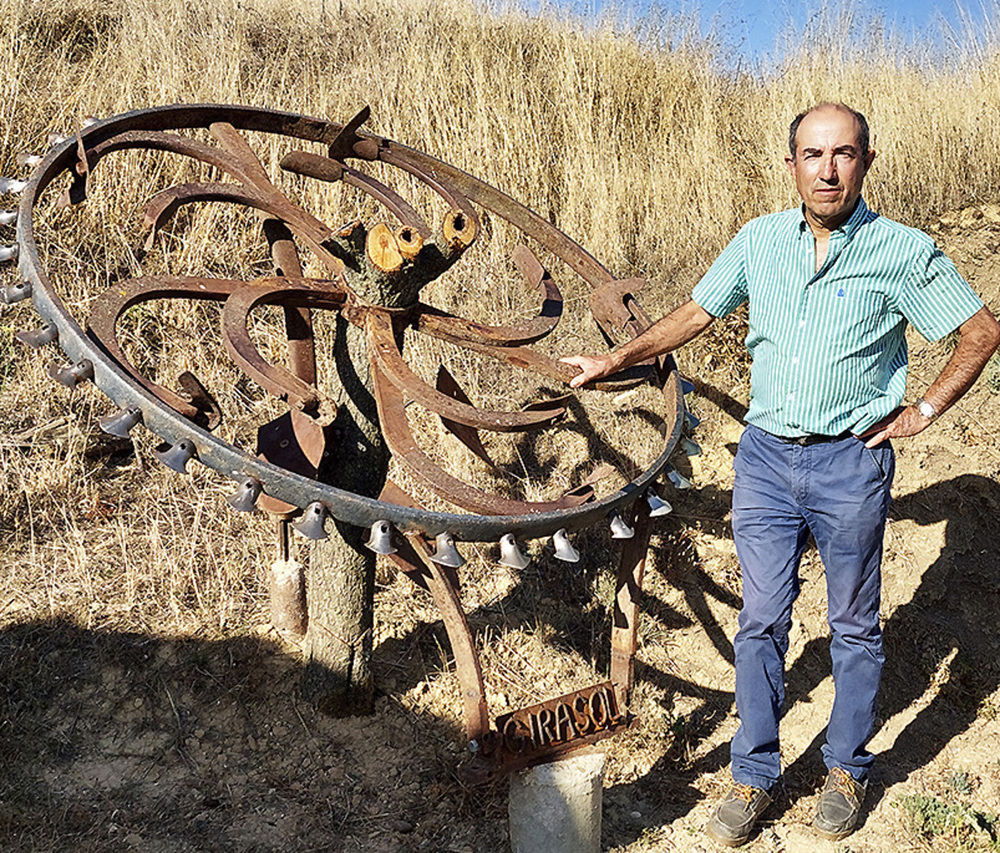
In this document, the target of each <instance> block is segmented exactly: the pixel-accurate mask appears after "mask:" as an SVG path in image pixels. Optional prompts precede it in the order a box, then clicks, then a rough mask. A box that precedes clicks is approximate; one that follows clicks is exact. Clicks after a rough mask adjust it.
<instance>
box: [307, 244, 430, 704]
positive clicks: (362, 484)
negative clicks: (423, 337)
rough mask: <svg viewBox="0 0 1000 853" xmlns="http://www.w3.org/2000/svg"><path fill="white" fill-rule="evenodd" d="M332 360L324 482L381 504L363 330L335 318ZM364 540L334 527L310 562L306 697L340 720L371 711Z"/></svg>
mask: <svg viewBox="0 0 1000 853" xmlns="http://www.w3.org/2000/svg"><path fill="white" fill-rule="evenodd" d="M352 233H353V232H352ZM343 245H344V246H346V245H347V243H346V242H345V243H344V244H343ZM355 245H356V244H355ZM358 281H359V282H361V281H365V280H364V279H361V278H359V279H358ZM366 285H367V289H366V290H364V291H361V295H362V296H363V297H364V298H365V299H368V300H370V301H372V302H375V303H377V304H380V305H384V306H386V307H402V305H403V304H405V302H406V300H407V299H412V298H414V297H413V294H410V293H405V294H401V293H400V292H399V291H397V290H394V289H393V285H394V282H393V281H392V279H385V278H380V279H377V280H376V279H368V280H367V281H366ZM333 355H334V367H335V373H336V375H335V377H334V387H332V388H330V389H328V393H329V394H330V396H331V398H333V399H334V400H335V402H336V403H337V406H338V409H337V418H336V420H335V421H334V423H333V442H332V444H331V446H330V454H329V457H328V458H327V460H326V464H325V466H324V469H323V470H322V471H321V472H320V478H321V479H322V480H324V481H325V482H328V483H330V484H332V485H334V486H337V487H338V488H341V489H345V490H347V491H350V492H354V493H355V494H359V495H366V496H369V497H373V498H377V497H378V495H379V494H380V493H381V491H382V487H383V485H384V484H385V480H386V477H387V475H388V470H389V459H390V454H389V451H388V448H387V447H386V445H385V441H384V440H383V438H382V432H381V429H380V427H379V421H378V411H377V409H376V406H375V400H374V397H373V394H372V390H371V389H372V380H371V368H370V361H369V356H368V345H367V340H366V338H365V334H364V330H363V329H360V328H358V327H357V326H355V325H353V324H351V323H350V322H348V321H347V320H346V319H345V318H344V317H343V316H342V315H341V316H338V318H337V326H336V337H335V342H334V353H333ZM367 536H368V531H367V530H363V529H362V528H359V527H352V526H351V525H348V524H342V523H340V522H335V523H333V525H332V528H331V530H330V538H329V539H327V540H323V541H320V542H317V543H315V544H314V545H313V547H312V551H311V554H310V557H309V575H308V599H309V626H308V630H307V632H306V638H305V643H304V654H305V660H306V667H305V672H304V674H303V680H302V692H303V695H304V697H305V698H306V699H307V700H309V701H311V702H313V703H314V704H315V705H316V706H317V707H318V708H319V709H320V710H322V711H324V712H325V713H328V714H331V715H335V716H348V715H359V714H370V713H373V711H374V697H375V691H374V687H375V682H374V678H373V673H372V669H371V656H372V627H373V622H374V616H373V614H374V599H375V555H374V554H373V553H372V552H371V551H369V550H368V549H367V548H365V547H364V543H365V541H366V540H367Z"/></svg>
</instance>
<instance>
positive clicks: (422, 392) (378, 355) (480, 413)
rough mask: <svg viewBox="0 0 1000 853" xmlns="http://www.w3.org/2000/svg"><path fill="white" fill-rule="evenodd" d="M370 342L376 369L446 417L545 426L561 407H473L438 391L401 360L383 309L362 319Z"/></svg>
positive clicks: (481, 425) (494, 426)
mask: <svg viewBox="0 0 1000 853" xmlns="http://www.w3.org/2000/svg"><path fill="white" fill-rule="evenodd" d="M365 328H366V329H367V331H368V336H369V341H370V343H371V352H372V359H373V361H374V363H375V364H376V365H377V366H378V368H379V370H380V372H381V373H382V374H383V375H384V376H385V377H386V378H387V379H388V380H389V381H390V382H391V383H392V384H393V385H395V386H396V388H398V389H399V390H400V391H405V392H406V393H407V394H408V395H410V396H411V397H413V399H414V400H416V401H417V402H418V403H420V405H422V406H424V407H426V408H428V409H430V410H431V411H432V412H435V413H437V414H439V415H443V416H444V417H447V418H448V419H449V420H453V421H457V422H458V423H460V424H465V425H466V426H471V427H476V428H477V429H488V430H491V431H493V432H520V431H523V430H529V429H539V428H541V427H545V426H549V425H550V424H552V423H553V422H554V421H555V420H557V419H558V418H560V417H561V416H562V415H563V414H564V413H565V411H566V410H565V409H563V408H557V409H554V410H551V411H543V412H497V411H488V410H480V409H476V408H474V407H473V406H469V405H467V404H465V403H462V402H460V401H458V400H456V399H455V398H453V397H449V396H447V395H446V394H442V393H441V392H440V391H437V390H436V389H434V388H432V387H431V386H430V385H428V384H427V383H426V382H424V381H423V379H421V378H420V377H419V376H417V375H416V374H415V373H414V372H413V371H412V370H410V367H409V365H408V364H407V363H406V362H405V361H404V360H403V356H402V355H401V354H400V352H399V347H398V345H397V344H396V338H395V335H394V333H393V328H392V321H391V319H390V318H389V317H388V315H386V314H385V313H384V312H381V311H370V312H369V313H368V316H367V318H366V321H365Z"/></svg>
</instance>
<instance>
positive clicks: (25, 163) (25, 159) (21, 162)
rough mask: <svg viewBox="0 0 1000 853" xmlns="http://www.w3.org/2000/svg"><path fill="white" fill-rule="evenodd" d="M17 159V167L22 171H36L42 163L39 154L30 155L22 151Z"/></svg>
mask: <svg viewBox="0 0 1000 853" xmlns="http://www.w3.org/2000/svg"><path fill="white" fill-rule="evenodd" d="M16 159H17V165H18V166H20V167H21V168H22V169H34V168H35V166H37V165H38V164H39V163H41V162H42V158H41V157H40V156H39V155H38V154H29V153H28V152H27V151H22V152H21V153H20V154H18V155H17V158H16Z"/></svg>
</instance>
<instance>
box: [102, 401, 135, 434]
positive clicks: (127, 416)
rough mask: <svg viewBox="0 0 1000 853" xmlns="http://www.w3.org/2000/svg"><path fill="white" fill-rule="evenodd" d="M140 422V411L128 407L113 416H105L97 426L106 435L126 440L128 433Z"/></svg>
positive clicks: (133, 407)
mask: <svg viewBox="0 0 1000 853" xmlns="http://www.w3.org/2000/svg"><path fill="white" fill-rule="evenodd" d="M141 420H142V410H141V409H139V407H138V406H129V407H128V408H127V409H122V410H121V411H120V412H115V413H114V414H113V415H105V416H104V417H103V418H101V419H100V420H99V421H98V422H97V425H98V426H99V427H100V428H101V429H102V430H104V431H105V432H106V433H108V435H117V436H118V437H119V438H128V437H129V436H128V434H129V432H130V431H131V430H132V429H133V427H135V426H136V424H138V423H139V421H141Z"/></svg>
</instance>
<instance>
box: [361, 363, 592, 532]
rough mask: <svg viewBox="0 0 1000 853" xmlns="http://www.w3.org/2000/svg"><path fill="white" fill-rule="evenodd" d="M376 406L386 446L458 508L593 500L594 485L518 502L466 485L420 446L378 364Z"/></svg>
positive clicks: (528, 507) (496, 509)
mask: <svg viewBox="0 0 1000 853" xmlns="http://www.w3.org/2000/svg"><path fill="white" fill-rule="evenodd" d="M372 384H373V385H374V388H375V403H376V405H377V406H378V413H379V420H380V422H381V424H382V432H383V436H384V437H385V443H386V444H387V445H388V446H389V449H390V450H391V451H392V453H393V455H394V456H395V458H396V461H398V462H399V463H400V464H401V465H402V466H403V468H405V469H406V470H407V471H408V472H409V473H410V474H411V475H412V476H413V477H415V478H416V479H417V480H419V481H420V482H421V483H423V484H424V485H425V486H427V487H428V488H429V489H431V490H432V491H433V492H434V493H435V494H437V495H439V496H440V497H442V498H444V499H445V500H448V501H451V502H452V503H453V504H455V505H456V506H460V507H462V508H464V509H468V510H472V511H473V512H483V513H488V514H491V515H521V514H528V513H541V512H548V511H550V510H558V509H569V508H571V507H576V506H580V505H581V504H584V503H587V502H589V501H590V500H592V499H593V496H594V490H593V488H592V487H591V486H586V487H582V488H580V489H577V490H575V492H568V493H567V494H565V495H562V496H561V497H559V498H557V499H556V500H554V501H544V502H531V501H518V500H513V499H511V498H505V497H501V496H500V495H494V494H489V493H487V492H484V491H482V490H480V489H476V488H474V487H473V486H470V485H468V484H467V483H464V482H463V481H462V480H459V479H457V478H456V477H453V476H451V474H449V473H447V472H446V471H445V470H444V469H442V468H440V467H439V466H438V465H436V464H435V463H434V462H433V461H431V459H430V457H428V456H427V454H426V453H424V452H423V450H421V449H420V447H419V446H418V445H417V442H416V440H415V439H414V437H413V433H412V432H411V431H410V427H409V421H408V419H407V417H406V408H405V406H404V405H403V395H402V394H401V393H400V392H399V390H397V389H396V387H395V386H394V385H393V384H392V383H391V382H390V381H389V380H388V379H387V378H386V376H385V375H384V374H383V373H382V371H381V370H380V369H379V366H378V365H377V364H373V365H372Z"/></svg>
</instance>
